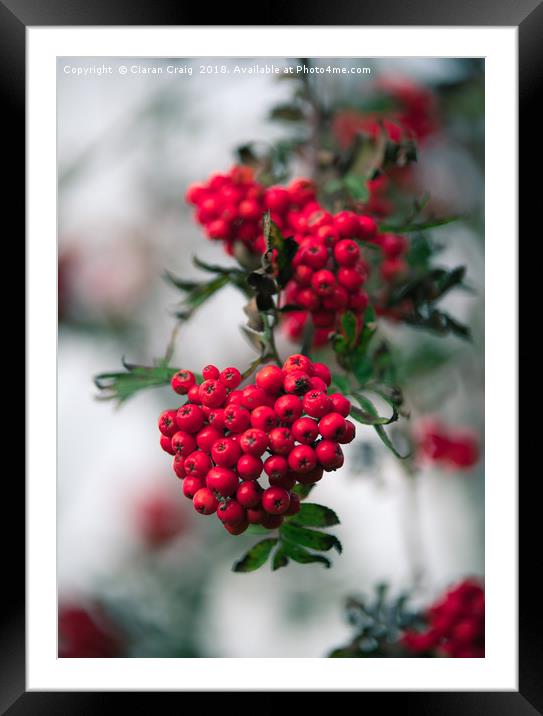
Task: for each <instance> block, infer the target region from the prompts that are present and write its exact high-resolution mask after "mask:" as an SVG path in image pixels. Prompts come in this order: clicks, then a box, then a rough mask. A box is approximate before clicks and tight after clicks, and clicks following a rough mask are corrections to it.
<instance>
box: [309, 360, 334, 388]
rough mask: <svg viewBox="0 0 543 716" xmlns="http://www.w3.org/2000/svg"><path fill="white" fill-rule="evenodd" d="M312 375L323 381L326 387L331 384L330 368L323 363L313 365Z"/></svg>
mask: <svg viewBox="0 0 543 716" xmlns="http://www.w3.org/2000/svg"><path fill="white" fill-rule="evenodd" d="M313 374H314V376H315V377H316V378H320V379H321V380H323V381H324V382H325V383H326V385H327V386H328V385H330V383H331V382H332V374H331V373H330V368H329V367H328V366H327V365H325V364H324V363H313Z"/></svg>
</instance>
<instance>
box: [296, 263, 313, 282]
mask: <svg viewBox="0 0 543 716" xmlns="http://www.w3.org/2000/svg"><path fill="white" fill-rule="evenodd" d="M312 277H313V269H312V268H310V267H309V266H306V265H305V264H300V265H299V266H296V269H295V271H294V280H295V281H296V283H297V284H298V286H303V287H305V288H307V287H308V286H311V278H312Z"/></svg>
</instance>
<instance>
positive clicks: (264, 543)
mask: <svg viewBox="0 0 543 716" xmlns="http://www.w3.org/2000/svg"><path fill="white" fill-rule="evenodd" d="M277 542H278V540H277V538H276V537H270V538H268V539H263V540H261V541H260V542H257V543H256V544H255V545H254V546H253V547H251V549H250V550H249V551H248V552H246V553H245V555H244V556H243V557H242V558H241V559H240V560H239V561H237V562H236V563H235V564H234V566H233V567H232V571H233V572H254V571H255V570H256V569H259V568H260V567H262V565H263V564H264V563H265V562H266V560H267V559H268V557H269V556H270V552H271V551H272V549H273V548H274V547H275V545H276V544H277Z"/></svg>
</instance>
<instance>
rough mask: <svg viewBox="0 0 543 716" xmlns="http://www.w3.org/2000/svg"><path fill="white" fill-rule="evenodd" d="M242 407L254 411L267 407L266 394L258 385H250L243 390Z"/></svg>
mask: <svg viewBox="0 0 543 716" xmlns="http://www.w3.org/2000/svg"><path fill="white" fill-rule="evenodd" d="M241 402H242V405H243V406H244V407H245V408H247V409H248V410H254V409H255V408H258V407H259V406H260V405H266V403H267V396H266V393H265V392H264V391H263V390H262V388H259V387H258V386H256V385H248V386H247V387H246V388H244V389H243V390H242V399H241Z"/></svg>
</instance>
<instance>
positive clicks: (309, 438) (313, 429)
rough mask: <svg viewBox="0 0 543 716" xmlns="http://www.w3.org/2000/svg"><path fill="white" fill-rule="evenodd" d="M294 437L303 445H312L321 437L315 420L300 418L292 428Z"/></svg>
mask: <svg viewBox="0 0 543 716" xmlns="http://www.w3.org/2000/svg"><path fill="white" fill-rule="evenodd" d="M291 431H292V436H293V438H294V439H295V440H297V441H298V442H299V443H302V444H303V445H311V443H314V442H315V440H316V439H317V438H318V436H319V425H318V423H317V421H316V420H313V418H307V417H305V416H304V417H303V418H298V420H296V421H295V422H294V423H293V424H292V427H291Z"/></svg>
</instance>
